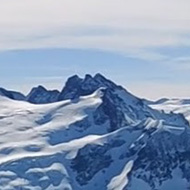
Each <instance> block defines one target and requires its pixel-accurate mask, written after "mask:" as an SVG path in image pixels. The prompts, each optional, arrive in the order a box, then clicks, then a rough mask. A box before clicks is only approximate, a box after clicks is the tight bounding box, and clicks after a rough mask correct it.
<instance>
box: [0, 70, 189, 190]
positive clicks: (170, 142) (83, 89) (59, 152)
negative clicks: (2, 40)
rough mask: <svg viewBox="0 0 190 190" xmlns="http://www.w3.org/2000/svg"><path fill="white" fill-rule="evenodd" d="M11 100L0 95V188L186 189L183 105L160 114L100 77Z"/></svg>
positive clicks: (72, 81) (156, 106)
mask: <svg viewBox="0 0 190 190" xmlns="http://www.w3.org/2000/svg"><path fill="white" fill-rule="evenodd" d="M13 99H15V98H11V97H9V96H7V95H4V94H3V96H0V127H1V130H0V189H2V190H21V189H22V190H62V189H63V190H90V189H92V190H156V189H157V190H173V189H176V190H186V189H188V188H189V187H190V129H189V122H188V117H187V115H186V113H187V112H188V106H187V107H183V110H185V111H175V110H170V111H167V105H165V104H166V103H165V101H163V102H158V103H157V104H156V103H154V104H153V103H152V104H151V102H150V101H144V100H142V99H140V98H138V97H135V96H134V95H132V94H131V93H129V92H128V91H126V90H125V89H124V88H122V87H121V86H118V85H116V84H114V83H113V82H112V81H110V80H108V79H106V78H105V77H103V76H102V75H100V74H97V75H95V76H94V77H92V76H90V75H86V76H85V78H84V79H81V78H79V77H78V76H73V77H71V78H69V79H68V81H67V82H66V85H65V87H64V88H63V90H62V91H61V92H58V91H48V90H46V89H45V88H43V87H41V86H39V87H37V88H34V89H33V90H32V91H31V92H30V93H29V95H27V96H26V97H25V98H24V99H23V101H17V100H13ZM30 102H31V103H30ZM159 103H160V104H159ZM186 103H187V102H186ZM163 104H164V105H163ZM175 105H176V106H178V105H177V104H176V103H175ZM183 105H184V104H183ZM185 105H186V104H185ZM180 106H181V104H180ZM160 107H161V109H160ZM171 111H172V112H171ZM183 114H184V115H183Z"/></svg>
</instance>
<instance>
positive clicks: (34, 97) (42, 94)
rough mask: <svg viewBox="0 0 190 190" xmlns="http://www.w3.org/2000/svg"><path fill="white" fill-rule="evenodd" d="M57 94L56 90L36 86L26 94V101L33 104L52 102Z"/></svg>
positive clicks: (55, 99)
mask: <svg viewBox="0 0 190 190" xmlns="http://www.w3.org/2000/svg"><path fill="white" fill-rule="evenodd" d="M58 95H59V91H58V90H52V91H51V90H46V89H45V88H44V87H42V86H38V87H36V88H33V89H32V90H31V92H30V93H29V94H28V95H27V96H26V101H28V102H30V103H34V104H44V103H52V102H56V101H57V97H58Z"/></svg>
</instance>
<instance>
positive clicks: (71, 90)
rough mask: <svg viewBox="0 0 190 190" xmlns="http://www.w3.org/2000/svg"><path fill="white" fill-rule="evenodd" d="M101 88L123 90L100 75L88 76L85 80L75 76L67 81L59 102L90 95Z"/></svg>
mask: <svg viewBox="0 0 190 190" xmlns="http://www.w3.org/2000/svg"><path fill="white" fill-rule="evenodd" d="M101 87H104V88H109V89H117V88H121V87H120V86H118V85H116V84H114V83H113V82H112V81H110V80H108V79H106V78H105V77H104V76H103V75H101V74H100V73H98V74H96V75H95V76H94V77H93V76H91V75H89V74H87V75H85V77H84V79H82V78H80V77H78V76H77V75H74V76H72V77H70V78H69V79H68V80H67V82H66V84H65V87H64V88H63V90H62V91H61V93H60V95H59V97H58V101H60V100H65V99H74V98H78V97H79V96H85V95H89V94H91V93H93V92H94V91H96V90H97V89H98V88H101Z"/></svg>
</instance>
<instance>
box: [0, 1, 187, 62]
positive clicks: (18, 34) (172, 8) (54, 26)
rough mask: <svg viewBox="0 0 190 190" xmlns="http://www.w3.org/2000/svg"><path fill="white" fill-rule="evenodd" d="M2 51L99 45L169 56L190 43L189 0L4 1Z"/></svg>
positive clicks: (0, 23) (144, 55) (0, 33)
mask: <svg viewBox="0 0 190 190" xmlns="http://www.w3.org/2000/svg"><path fill="white" fill-rule="evenodd" d="M0 3H1V6H0V28H1V30H0V49H1V50H7V49H26V48H47V47H51V48H52V47H64V48H93V49H100V50H108V51H117V52H119V53H124V54H126V55H130V56H137V57H140V58H142V59H147V60H157V61H158V60H161V61H162V60H164V59H166V58H167V56H166V55H162V54H161V53H159V52H157V51H150V49H151V48H155V47H178V46H186V47H190V38H189V36H188V35H187V34H189V32H190V11H189V7H190V1H188V0H155V1H153V0H144V1H142V0H118V1H115V0H92V1H89V0H81V1H76V0H33V1H29V0H17V1H12V0H0Z"/></svg>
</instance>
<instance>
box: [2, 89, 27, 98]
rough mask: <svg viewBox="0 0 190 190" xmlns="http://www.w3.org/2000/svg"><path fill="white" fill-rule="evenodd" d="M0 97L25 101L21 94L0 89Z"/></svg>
mask: <svg viewBox="0 0 190 190" xmlns="http://www.w3.org/2000/svg"><path fill="white" fill-rule="evenodd" d="M0 95H2V96H5V97H7V98H10V99H13V100H25V96H24V95H23V94H22V93H20V92H15V91H10V90H6V89H4V88H0Z"/></svg>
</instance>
